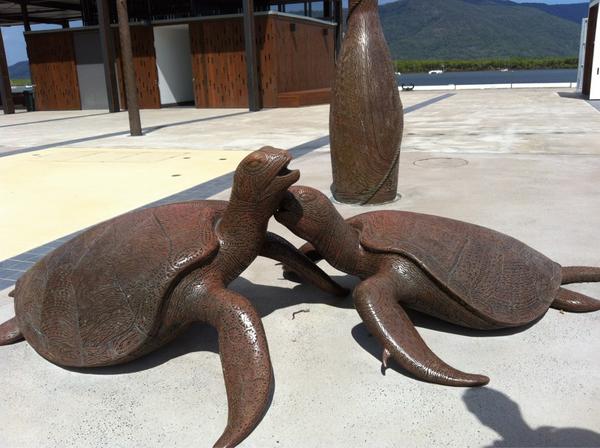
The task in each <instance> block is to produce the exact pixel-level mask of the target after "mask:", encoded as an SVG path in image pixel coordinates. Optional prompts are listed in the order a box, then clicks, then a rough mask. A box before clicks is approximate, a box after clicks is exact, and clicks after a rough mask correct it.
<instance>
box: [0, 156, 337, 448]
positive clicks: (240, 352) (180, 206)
mask: <svg viewBox="0 0 600 448" xmlns="http://www.w3.org/2000/svg"><path fill="white" fill-rule="evenodd" d="M290 160H291V157H290V156H289V155H288V154H287V153H286V152H285V151H283V150H278V149H274V148H268V147H266V148H262V149H261V150H258V151H255V152H253V153H251V154H250V155H248V156H247V157H246V158H245V159H244V160H243V161H242V162H241V163H240V164H239V166H238V168H237V169H236V172H235V176H234V181H233V188H232V191H231V199H230V201H229V203H227V202H225V201H191V202H183V203H175V204H168V205H163V206H158V207H154V208H147V209H142V210H137V211H133V212H130V213H127V214H125V215H121V216H119V217H116V218H113V219H111V220H108V221H106V222H103V223H100V224H98V225H96V226H94V227H92V228H90V229H88V230H86V231H84V232H83V233H81V234H79V235H78V236H76V237H75V238H73V239H72V240H70V241H69V242H67V243H65V244H64V245H63V246H61V247H59V248H57V249H56V250H54V251H53V252H51V253H50V254H48V255H47V256H45V257H44V258H43V259H41V260H40V261H38V262H37V263H36V264H35V265H34V266H33V267H32V268H31V269H29V270H28V271H27V272H26V273H25V274H24V275H23V276H22V277H21V278H20V279H19V280H18V281H17V283H16V287H15V290H14V291H13V292H12V293H11V295H12V296H13V297H14V299H15V317H14V318H12V319H10V320H9V321H7V322H5V323H4V324H2V325H1V326H0V345H5V344H8V343H12V342H16V341H18V340H20V339H22V338H25V339H26V340H27V342H29V344H30V345H31V346H32V347H33V348H34V349H35V350H36V351H37V352H38V353H39V354H40V355H41V356H43V357H44V358H46V359H47V360H49V361H51V362H53V363H55V364H58V365H61V366H68V367H96V366H107V365H115V364H120V363H124V362H127V361H130V360H133V359H135V358H138V357H140V356H142V355H144V354H146V353H148V352H150V351H152V350H154V349H156V348H158V347H160V346H162V345H164V344H165V343H167V342H169V341H171V340H172V339H173V338H175V337H176V336H177V335H178V334H180V333H181V332H182V331H183V330H184V329H185V328H186V327H188V326H189V324H191V323H192V322H205V323H208V324H210V325H211V326H213V327H215V328H216V330H217V332H218V340H219V351H220V355H221V363H222V367H223V374H224V377H225V386H226V391H227V400H228V408H229V412H228V421H227V426H226V428H225V430H224V432H223V434H222V435H221V437H220V438H219V440H218V441H217V442H216V445H215V446H219V447H229V446H234V445H236V444H238V443H239V442H240V441H241V440H243V439H244V438H245V437H246V436H247V435H248V434H250V432H252V430H253V429H254V428H255V427H256V425H257V424H258V422H259V421H260V419H261V417H262V415H263V414H264V412H265V410H266V406H267V404H268V400H269V394H270V391H271V387H272V384H273V377H272V370H271V361H270V358H269V350H268V347H267V340H266V337H265V333H264V329H263V326H262V324H261V320H260V317H259V316H258V314H257V312H256V311H255V309H254V307H253V306H252V304H251V303H250V302H249V301H248V300H247V299H246V298H245V297H243V296H241V295H240V294H238V293H236V292H234V291H232V290H229V289H227V285H228V284H229V283H230V282H231V281H232V280H234V279H235V278H236V277H238V275H239V274H240V273H241V272H242V271H243V270H244V269H246V268H247V267H248V265H250V263H251V262H252V261H253V260H254V259H255V258H256V257H257V256H258V255H259V254H260V255H264V256H267V257H270V258H274V259H276V260H278V261H281V262H285V263H286V264H290V263H292V264H293V265H294V269H299V271H300V272H301V275H304V277H305V278H306V279H307V280H308V281H310V282H312V283H315V284H316V285H318V286H319V287H321V288H322V289H324V290H326V291H329V292H332V293H336V294H345V293H346V291H345V290H343V288H341V287H339V286H338V285H336V284H335V283H334V282H333V281H332V280H331V279H329V277H327V275H326V274H325V273H323V272H322V271H321V270H320V269H318V268H316V267H315V265H314V264H313V263H312V262H311V261H310V260H309V259H308V258H307V257H305V256H304V255H302V254H300V252H298V251H297V250H296V249H295V248H294V247H293V246H292V245H291V244H289V243H287V242H286V241H285V240H283V239H282V238H279V237H278V236H276V235H274V234H270V233H268V232H267V223H268V221H269V219H270V217H271V216H272V214H273V213H274V211H275V210H276V208H277V206H278V204H279V202H280V200H281V198H282V197H283V195H284V194H285V192H286V189H287V188H288V187H289V186H290V185H292V184H293V183H294V182H296V181H297V180H298V178H299V172H298V171H297V170H295V171H290V170H288V168H287V165H288V163H289V162H290Z"/></svg>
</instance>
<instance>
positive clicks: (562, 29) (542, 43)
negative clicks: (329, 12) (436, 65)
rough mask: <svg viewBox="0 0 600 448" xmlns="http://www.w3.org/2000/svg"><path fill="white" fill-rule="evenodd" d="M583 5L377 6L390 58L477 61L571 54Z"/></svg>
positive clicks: (482, 1)
mask: <svg viewBox="0 0 600 448" xmlns="http://www.w3.org/2000/svg"><path fill="white" fill-rule="evenodd" d="M583 5H585V8H583ZM587 5H588V4H587V3H582V4H571V5H545V4H539V3H532V4H519V3H514V2H511V1H506V0H399V1H397V2H394V3H387V4H385V5H381V6H380V8H379V10H380V14H381V22H382V26H383V31H384V33H385V36H386V38H387V40H388V44H389V47H390V51H391V52H392V57H393V58H394V59H478V58H488V57H489V58H498V57H514V56H517V57H543V56H576V55H577V54H578V49H579V39H580V28H581V25H580V24H581V19H582V18H583V17H586V16H587V7H588V6H587Z"/></svg>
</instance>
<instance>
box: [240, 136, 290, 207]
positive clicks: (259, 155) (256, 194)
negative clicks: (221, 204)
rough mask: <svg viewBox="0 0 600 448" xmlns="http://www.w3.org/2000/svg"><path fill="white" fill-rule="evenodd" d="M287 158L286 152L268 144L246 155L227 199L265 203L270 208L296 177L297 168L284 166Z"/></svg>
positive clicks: (288, 159) (287, 162)
mask: <svg viewBox="0 0 600 448" xmlns="http://www.w3.org/2000/svg"><path fill="white" fill-rule="evenodd" d="M291 161H292V156H290V155H289V154H288V153H287V151H284V150H282V149H276V148H271V147H269V146H265V147H264V148H261V149H259V150H258V151H254V152H253V153H251V154H249V155H247V156H246V157H245V158H244V160H242V161H241V162H240V164H239V165H238V167H237V169H236V170H235V175H234V178H233V188H232V190H231V199H232V200H239V201H242V202H246V203H254V204H259V203H261V204H265V203H268V204H269V205H271V207H272V208H273V211H274V210H275V208H276V207H277V205H278V204H279V201H280V200H281V198H282V196H283V195H284V194H285V192H286V190H287V189H288V188H289V187H290V186H291V185H292V184H293V183H295V182H297V181H298V179H299V178H300V172H299V171H298V170H293V171H290V170H289V169H288V164H289V163H290V162H291Z"/></svg>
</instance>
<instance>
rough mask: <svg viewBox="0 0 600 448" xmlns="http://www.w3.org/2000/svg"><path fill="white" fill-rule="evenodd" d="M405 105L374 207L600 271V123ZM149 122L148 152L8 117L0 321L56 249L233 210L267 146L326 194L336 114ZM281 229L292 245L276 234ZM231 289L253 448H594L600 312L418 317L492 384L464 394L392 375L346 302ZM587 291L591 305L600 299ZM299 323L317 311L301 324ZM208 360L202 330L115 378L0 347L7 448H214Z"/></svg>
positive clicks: (454, 102)
mask: <svg viewBox="0 0 600 448" xmlns="http://www.w3.org/2000/svg"><path fill="white" fill-rule="evenodd" d="M402 100H403V103H404V105H405V109H406V111H407V114H406V117H405V133H404V135H405V137H404V142H403V155H402V157H401V166H400V185H399V192H400V193H401V194H402V199H401V200H400V201H398V202H396V203H394V204H390V205H387V206H385V207H383V208H390V209H403V210H412V211H419V212H424V213H432V214H439V215H443V216H448V217H452V218H456V219H462V220H466V221H470V222H474V223H477V224H481V225H485V226H488V227H491V228H494V229H496V230H499V231H502V232H505V233H508V234H510V235H512V236H514V237H516V238H519V239H521V240H522V241H524V242H526V243H528V244H529V245H531V246H532V247H534V248H536V249H538V250H540V251H542V252H543V253H545V254H546V255H548V256H550V257H551V258H553V259H554V260H556V261H557V262H559V263H561V264H563V265H575V264H577V265H579V264H586V265H596V266H600V237H599V236H598V229H599V228H600V183H599V182H598V177H599V176H600V111H598V110H596V109H595V108H594V107H592V105H591V104H589V103H588V102H585V101H583V100H581V99H579V98H576V96H575V95H574V93H573V92H572V91H560V92H559V91H556V90H552V89H540V90H520V91H511V90H508V91H488V90H486V91H457V92H452V93H451V94H445V93H444V92H410V93H402ZM142 122H143V124H144V126H145V127H146V131H147V132H146V135H145V136H144V137H140V138H132V137H128V136H127V132H126V129H127V116H126V114H125V113H120V114H116V115H114V114H113V115H111V114H104V113H102V111H85V112H58V113H57V112H36V113H22V114H16V115H14V116H0V217H1V219H0V230H1V231H0V235H1V239H0V282H4V283H0V289H1V287H2V286H3V287H6V288H7V289H5V290H4V291H3V292H1V293H0V300H1V301H2V303H4V305H1V306H0V318H2V320H4V319H6V318H9V317H11V316H12V315H13V309H12V303H11V300H12V299H9V298H8V297H7V293H8V292H9V291H10V287H9V286H10V285H11V284H12V283H13V282H14V280H15V278H13V277H17V276H18V275H20V273H21V272H22V271H23V270H24V269H25V268H26V267H27V266H29V265H30V264H31V263H33V262H34V261H35V259H37V258H39V257H40V256H41V254H43V253H44V252H47V251H48V250H51V248H52V247H55V246H57V245H58V244H61V243H62V241H64V237H68V235H69V234H72V233H73V232H76V231H78V230H81V229H83V228H86V227H88V226H90V225H92V224H94V223H96V222H99V221H101V220H104V219H107V218H110V217H112V216H116V215H118V214H120V213H123V212H126V211H128V210H132V209H135V208H138V207H142V206H145V205H148V204H150V203H154V202H156V201H161V200H163V199H164V198H168V199H166V200H167V201H175V200H187V199H193V198H206V197H211V198H218V199H226V198H227V197H228V190H227V188H228V185H230V181H231V179H230V175H229V173H231V172H232V171H233V170H234V169H235V166H236V164H237V163H238V162H239V160H241V158H243V157H244V156H245V155H246V154H247V153H248V152H249V151H251V150H253V149H257V148H258V147H260V146H262V145H265V144H271V145H273V146H278V147H283V148H288V149H290V148H292V154H294V155H295V157H296V161H295V162H294V163H293V166H292V167H294V168H298V169H300V170H301V173H302V178H301V181H300V183H304V184H308V185H312V186H314V187H317V188H319V189H321V190H322V191H324V192H327V193H328V192H329V185H330V184H331V172H330V163H329V153H328V151H329V146H328V140H327V134H328V107H327V106H315V107H309V108H302V109H284V110H282V109H279V110H265V111H261V112H259V113H255V114H250V113H246V112H245V111H243V110H196V109H185V108H184V109H169V110H161V111H144V112H143V114H142ZM338 208H339V210H340V211H341V212H342V213H343V214H344V215H345V216H351V215H353V214H357V213H361V212H363V211H365V209H362V208H358V207H350V206H339V207H338ZM369 210H370V208H369ZM271 230H273V231H276V232H278V233H280V234H281V235H283V236H285V237H286V238H289V239H290V240H292V241H293V242H294V243H299V242H300V240H299V239H298V238H296V237H294V236H293V235H291V234H289V232H287V231H286V230H284V229H283V228H282V227H281V226H279V225H278V224H276V223H272V225H271ZM19 257H20V258H19ZM2 260H4V261H2ZM9 266H10V267H9ZM322 266H323V267H326V264H322ZM327 269H328V272H330V273H331V274H332V275H335V276H336V278H337V279H338V280H339V281H341V282H342V283H344V284H346V285H347V286H352V285H354V284H355V280H353V279H352V278H349V277H346V276H345V275H342V274H341V273H339V272H337V271H335V270H333V269H331V268H327ZM7 277H10V278H7ZM2 279H3V280H2ZM232 287H233V289H235V290H237V291H240V292H241V293H243V294H244V295H246V296H247V297H249V298H250V299H251V300H252V301H253V303H255V304H256V306H257V309H258V311H259V313H260V314H261V315H262V316H263V323H264V326H265V330H266V333H267V337H268V339H269V344H270V345H269V346H270V351H271V358H272V362H273V368H274V372H275V378H276V388H275V392H274V395H273V401H272V403H271V405H270V407H269V409H268V412H267V414H266V416H265V418H264V419H263V421H262V422H261V424H260V425H259V426H258V428H257V429H256V430H255V431H254V432H253V433H252V434H251V436H250V437H249V438H248V439H247V440H246V441H245V442H244V444H243V445H242V446H248V447H253V446H255V447H271V446H272V447H275V446H281V447H290V446H298V447H300V446H302V447H322V446H344V447H363V446H378V447H398V446H424V447H425V446H427V447H430V446H474V447H479V446H490V445H492V444H493V443H494V442H497V443H498V444H500V445H503V446H568V445H571V446H573V445H576V444H578V445H579V446H598V445H600V415H599V414H598V412H597V403H598V401H599V400H600V359H599V357H598V356H597V353H598V347H599V343H600V342H599V341H600V313H595V314H587V315H575V314H566V313H565V314H562V313H560V312H558V311H556V310H550V311H549V312H548V313H547V315H546V316H545V317H544V318H543V319H541V320H540V321H539V322H538V323H536V324H535V325H533V326H531V327H530V328H527V329H525V330H524V331H521V332H513V333H506V332H492V333H489V332H488V333H483V332H475V331H469V330H463V329H460V328H457V327H452V326H449V325H446V324H443V323H441V322H438V321H436V320H433V319H429V318H426V317H416V318H415V322H416V323H417V325H418V327H419V331H420V333H421V334H422V335H423V338H424V339H425V340H426V341H427V343H428V344H429V345H430V347H431V348H432V349H433V350H434V351H435V352H436V353H437V354H438V355H439V356H440V357H441V358H442V359H444V360H445V361H447V362H448V363H450V364H452V365H453V366H455V367H457V368H459V369H461V370H465V371H469V372H474V373H484V374H486V375H488V376H489V377H490V378H491V382H490V385H489V386H488V387H486V388H484V389H471V390H466V389H458V388H450V387H443V386H436V385H431V384H426V383H423V382H419V381H416V380H414V379H412V378H410V377H408V376H406V375H405V374H404V373H402V371H400V369H392V370H388V372H387V374H386V375H385V376H383V375H381V372H380V364H379V361H378V359H377V357H379V355H380V347H379V346H378V344H377V343H376V341H375V340H374V339H373V338H371V337H369V336H368V334H367V332H366V330H365V328H364V326H362V325H361V324H360V318H359V316H358V314H357V313H356V312H355V311H354V309H353V308H352V302H351V299H350V298H346V299H345V300H342V301H339V300H336V299H334V298H331V297H328V296H327V295H325V294H323V293H321V292H319V291H317V290H314V289H312V288H309V287H301V286H300V287H299V286H296V285H294V284H292V283H290V282H288V281H285V280H283V279H282V278H281V274H280V268H279V267H278V266H275V265H274V263H273V262H271V261H269V260H265V259H258V260H257V261H256V262H255V263H254V264H253V265H252V266H251V267H250V268H249V269H248V270H246V272H245V273H244V274H243V275H242V277H241V278H240V279H238V280H237V281H235V282H234V283H233V285H232ZM577 289H578V290H580V291H585V292H587V293H588V294H590V295H593V296H596V297H600V284H597V285H585V286H581V287H577ZM298 310H310V312H305V313H301V314H298V315H296V317H295V319H293V320H292V313H293V312H294V311H298ZM488 336H491V337H488ZM216 351H217V342H216V337H215V334H214V332H213V331H212V330H210V329H209V328H207V327H203V326H199V327H196V328H193V329H192V330H191V331H190V332H189V333H187V334H186V335H184V336H183V337H182V338H180V339H178V340H177V341H175V342H174V343H173V344H172V345H170V346H169V347H166V348H165V349H162V350H160V351H159V352H157V353H155V354H152V355H150V356H148V357H146V358H144V359H142V360H139V361H137V362H134V363H131V364H129V365H126V366H123V368H118V369H116V368H115V369H112V370H108V371H105V370H94V371H93V372H92V373H91V374H84V373H81V372H73V371H68V370H65V369H62V368H60V367H57V366H54V365H52V364H50V363H48V362H47V361H45V360H44V359H42V358H41V357H40V356H39V355H37V354H36V353H35V352H34V351H33V350H32V348H31V347H30V346H28V344H27V343H20V344H16V345H13V346H10V347H1V348H0V359H2V362H1V363H0V375H2V378H4V380H3V381H2V384H1V385H0V391H1V393H2V396H3V406H1V407H0V419H1V420H2V421H3V425H2V428H1V429H0V446H19V447H40V446H48V447H50V446H98V447H100V446H103V447H104V446H123V447H129V446H145V447H150V446H181V447H187V446H209V445H210V444H211V443H212V442H214V441H215V440H216V439H217V438H218V436H219V435H220V432H221V431H222V429H223V428H224V427H225V424H226V419H227V404H226V397H225V390H224V385H223V380H222V373H221V366H220V361H219V357H218V356H217V355H216V354H215V352H216ZM543 427H545V428H543ZM500 441H502V442H500Z"/></svg>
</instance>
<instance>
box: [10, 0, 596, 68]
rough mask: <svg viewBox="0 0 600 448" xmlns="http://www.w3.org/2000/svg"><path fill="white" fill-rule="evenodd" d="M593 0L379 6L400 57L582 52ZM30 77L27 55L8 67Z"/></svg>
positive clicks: (412, 0) (454, 0)
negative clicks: (584, 23)
mask: <svg viewBox="0 0 600 448" xmlns="http://www.w3.org/2000/svg"><path fill="white" fill-rule="evenodd" d="M588 8H589V3H587V2H586V3H574V4H558V5H547V4H544V3H515V2H512V1H509V0H398V1H397V2H393V3H387V4H385V5H381V6H380V7H379V12H380V15H381V23H382V26H383V31H384V33H385V36H386V39H387V40H388V44H389V47H390V51H391V52H392V57H393V58H394V59H481V58H499V57H515V56H517V57H518V56H520V57H544V56H577V54H578V49H579V38H580V28H581V20H582V19H583V18H584V17H587V14H588ZM8 71H9V73H10V77H11V78H12V79H29V78H30V74H29V64H28V63H27V61H21V62H17V63H16V64H14V65H11V66H10V67H9V68H8Z"/></svg>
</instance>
